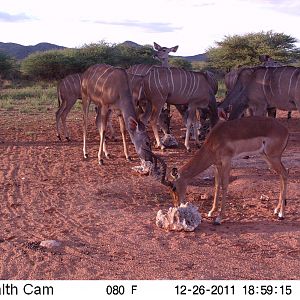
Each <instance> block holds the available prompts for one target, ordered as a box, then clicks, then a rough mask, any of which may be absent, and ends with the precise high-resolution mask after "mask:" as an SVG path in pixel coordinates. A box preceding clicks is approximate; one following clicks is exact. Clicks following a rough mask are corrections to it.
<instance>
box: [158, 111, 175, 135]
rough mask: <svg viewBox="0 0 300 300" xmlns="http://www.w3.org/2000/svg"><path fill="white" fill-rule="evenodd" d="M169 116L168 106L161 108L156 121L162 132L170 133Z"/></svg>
mask: <svg viewBox="0 0 300 300" xmlns="http://www.w3.org/2000/svg"><path fill="white" fill-rule="evenodd" d="M171 118H172V115H171V114H170V108H168V107H167V108H163V109H162V110H161V113H160V115H159V119H158V123H159V126H160V127H161V129H162V130H163V132H165V133H167V134H170V133H171V128H170V127H171Z"/></svg>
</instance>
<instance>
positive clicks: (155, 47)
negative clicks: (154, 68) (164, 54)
mask: <svg viewBox="0 0 300 300" xmlns="http://www.w3.org/2000/svg"><path fill="white" fill-rule="evenodd" d="M153 45H154V49H155V50H160V49H161V46H159V45H158V44H157V43H155V42H154V43H153Z"/></svg>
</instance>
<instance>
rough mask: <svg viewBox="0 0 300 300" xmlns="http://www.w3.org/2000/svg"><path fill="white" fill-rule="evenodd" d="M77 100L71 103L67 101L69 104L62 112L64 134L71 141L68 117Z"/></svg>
mask: <svg viewBox="0 0 300 300" xmlns="http://www.w3.org/2000/svg"><path fill="white" fill-rule="evenodd" d="M75 102H76V101H74V102H71V103H67V105H66V106H65V108H64V110H63V111H62V114H61V121H62V124H63V130H64V135H65V138H66V140H67V141H68V142H69V141H70V135H69V130H68V128H67V124H66V119H67V116H68V114H69V112H70V110H71V108H72V107H73V106H74V104H75Z"/></svg>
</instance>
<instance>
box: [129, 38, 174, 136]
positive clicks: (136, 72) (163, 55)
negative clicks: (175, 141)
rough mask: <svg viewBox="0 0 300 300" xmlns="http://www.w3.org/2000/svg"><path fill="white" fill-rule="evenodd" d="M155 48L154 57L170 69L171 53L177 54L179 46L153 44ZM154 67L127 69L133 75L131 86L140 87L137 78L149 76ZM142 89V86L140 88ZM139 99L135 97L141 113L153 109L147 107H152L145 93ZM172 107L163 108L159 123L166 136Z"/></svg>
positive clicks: (141, 66)
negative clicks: (169, 46)
mask: <svg viewBox="0 0 300 300" xmlns="http://www.w3.org/2000/svg"><path fill="white" fill-rule="evenodd" d="M153 46H154V49H155V50H154V54H153V57H154V58H157V59H158V60H159V61H160V62H161V66H162V67H166V68H168V67H170V65H169V53H170V52H176V51H177V49H178V46H174V47H171V48H168V47H162V46H160V45H159V44H157V43H155V42H154V43H153ZM153 67H154V65H148V64H136V65H133V66H131V67H129V68H128V69H127V72H128V74H130V75H133V76H131V77H130V80H131V85H132V86H138V85H137V84H136V81H138V80H139V79H137V78H136V77H139V76H145V75H147V74H148V73H149V72H150V71H151V69H152V68H153ZM138 87H139V88H140V86H138ZM137 96H138V99H137V97H135V96H134V99H135V100H136V102H137V105H138V107H139V108H140V109H141V112H142V113H144V112H145V111H146V110H149V109H151V108H149V107H147V106H149V105H150V103H149V102H148V101H147V99H145V95H144V94H143V92H142V91H141V90H140V93H139V95H137ZM170 118H171V116H170V107H169V106H167V108H162V111H161V113H160V116H159V119H158V123H159V126H160V127H161V129H162V131H163V132H164V134H169V133H170Z"/></svg>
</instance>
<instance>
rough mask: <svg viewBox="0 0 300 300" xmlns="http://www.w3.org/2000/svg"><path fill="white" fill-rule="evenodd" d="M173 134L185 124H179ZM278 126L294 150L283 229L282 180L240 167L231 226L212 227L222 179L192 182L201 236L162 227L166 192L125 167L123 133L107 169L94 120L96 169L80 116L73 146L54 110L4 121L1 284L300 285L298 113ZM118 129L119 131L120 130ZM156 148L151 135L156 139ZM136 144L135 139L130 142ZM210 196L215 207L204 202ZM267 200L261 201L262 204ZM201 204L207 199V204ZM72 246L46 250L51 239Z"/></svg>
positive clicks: (175, 156) (242, 162)
mask: <svg viewBox="0 0 300 300" xmlns="http://www.w3.org/2000/svg"><path fill="white" fill-rule="evenodd" d="M174 119H175V121H173V134H174V135H175V136H176V137H177V139H179V136H180V135H181V134H182V131H181V127H182V124H181V122H180V120H179V118H178V116H175V118H174ZM279 119H280V121H281V122H282V123H284V124H285V125H286V126H288V128H289V130H290V133H291V134H290V140H289V143H288V147H287V149H286V151H285V153H284V155H283V163H284V165H285V166H286V167H287V168H289V174H290V177H289V183H288V201H287V209H286V218H285V219H284V220H283V221H279V220H277V219H276V218H275V217H274V216H273V210H274V208H275V205H276V203H277V199H278V194H279V178H278V176H277V175H276V174H274V173H273V172H271V171H270V170H269V169H268V167H267V164H266V163H265V162H264V161H263V160H262V159H261V158H259V157H251V158H250V159H238V160H235V161H234V164H233V169H232V172H231V183H230V186H229V199H228V203H227V217H226V219H225V220H224V223H223V224H222V225H221V226H214V225H213V224H212V220H211V219H209V218H208V217H207V212H208V211H209V209H210V207H211V205H212V195H213V184H214V183H213V180H205V179H204V178H205V177H206V176H212V175H213V169H212V168H210V169H208V170H207V171H206V172H205V173H203V174H201V175H200V176H198V177H197V178H195V180H194V181H193V184H192V185H191V186H190V187H189V189H188V196H187V198H188V200H189V201H191V202H192V203H193V204H194V205H197V206H198V207H199V211H200V213H201V215H202V218H203V219H202V223H201V224H200V226H199V227H198V228H197V229H196V230H195V231H194V232H189V233H187V232H167V231H164V230H162V229H160V228H158V227H156V225H155V217H156V214H157V212H158V210H159V209H163V210H167V209H168V208H169V207H170V206H171V198H170V196H169V194H168V190H167V188H165V187H164V186H162V185H161V184H160V183H159V182H156V181H155V180H154V179H152V178H149V177H143V176H140V175H137V174H136V173H135V172H134V171H133V170H132V169H131V168H132V167H133V166H136V165H138V164H139V161H138V160H137V155H136V154H135V152H134V148H133V146H132V144H130V147H129V150H130V153H131V154H132V156H133V157H134V161H133V162H127V161H126V160H125V159H124V157H123V151H122V144H121V138H120V134H119V131H118V129H117V133H118V140H117V141H115V142H114V141H109V145H108V147H109V149H110V150H111V154H112V158H111V159H110V160H105V165H104V166H98V164H97V150H98V140H99V138H98V134H97V132H96V130H95V126H94V117H93V116H92V114H90V124H89V130H88V132H89V135H88V144H87V145H88V151H89V159H88V160H86V161H85V160H83V158H82V128H81V120H82V118H81V113H80V112H76V111H75V112H71V113H70V115H69V119H68V120H69V122H68V124H69V129H70V131H71V137H72V141H71V142H67V141H64V142H60V141H58V140H57V139H56V133H55V126H54V111H52V110H51V111H49V112H48V113H47V114H46V113H38V114H31V115H28V114H21V113H17V112H14V111H9V112H4V111H0V130H1V131H0V162H1V163H0V185H1V190H0V196H1V201H0V224H1V229H0V279H2V280H3V279H131V280H134V279H185V280H186V279H187V280H189V279H298V280H299V279H300V213H299V208H300V189H299V187H300V185H299V183H300V173H299V168H300V151H299V150H300V114H299V113H296V112H295V113H293V119H292V120H289V121H287V120H286V113H284V112H280V114H279ZM115 125H116V124H115ZM149 134H150V136H151V138H152V140H153V135H152V133H151V132H150V133H149ZM128 140H129V139H128ZM179 141H180V146H179V148H177V149H168V150H167V151H165V152H160V151H155V153H157V154H159V155H161V156H162V157H164V159H165V160H166V162H167V164H168V166H170V167H171V166H181V165H182V164H183V163H184V162H185V161H186V160H187V159H188V158H189V157H190V156H191V155H193V153H194V152H195V151H196V147H195V145H194V144H192V145H193V151H192V153H187V152H186V151H185V149H184V146H183V140H181V139H179ZM204 194H207V195H208V196H209V197H208V199H201V195H204ZM261 196H262V199H261ZM202 198H203V197H202ZM50 239H53V240H57V241H60V242H61V243H62V247H60V248H59V249H57V250H47V249H45V248H42V247H40V246H39V243H40V242H41V241H43V240H50Z"/></svg>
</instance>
